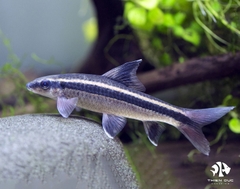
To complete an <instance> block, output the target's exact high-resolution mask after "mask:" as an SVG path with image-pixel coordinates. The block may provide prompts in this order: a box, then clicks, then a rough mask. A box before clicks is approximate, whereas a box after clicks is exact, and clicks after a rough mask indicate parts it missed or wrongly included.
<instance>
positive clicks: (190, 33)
mask: <svg viewBox="0 0 240 189" xmlns="http://www.w3.org/2000/svg"><path fill="white" fill-rule="evenodd" d="M182 38H183V39H184V40H185V41H188V42H190V43H192V44H193V45H195V46H197V45H199V43H200V39H201V37H200V35H199V34H198V33H197V32H196V31H195V30H193V29H191V28H187V29H185V33H184V35H183V36H182Z"/></svg>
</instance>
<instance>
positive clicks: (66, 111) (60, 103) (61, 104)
mask: <svg viewBox="0 0 240 189" xmlns="http://www.w3.org/2000/svg"><path fill="white" fill-rule="evenodd" d="M77 102H78V98H77V97H75V98H69V99H67V98H65V97H58V99H57V109H58V111H59V113H60V114H61V115H62V116H63V117H65V118H68V117H69V115H70V114H71V113H72V111H73V110H74V109H75V108H76V106H77Z"/></svg>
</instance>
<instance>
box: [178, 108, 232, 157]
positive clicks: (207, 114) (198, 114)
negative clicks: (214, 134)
mask: <svg viewBox="0 0 240 189" xmlns="http://www.w3.org/2000/svg"><path fill="white" fill-rule="evenodd" d="M233 108H234V107H219V108H208V109H197V110H191V109H185V113H186V116H187V117H188V118H190V119H191V120H192V121H193V122H194V123H196V124H194V125H186V124H182V125H180V126H178V129H179V131H181V133H182V134H184V135H185V137H187V139H188V140H189V141H190V142H191V143H192V144H193V146H195V148H197V149H198V150H199V151H200V152H202V153H203V154H205V155H209V152H210V147H209V142H208V141H207V139H206V138H205V136H204V135H203V133H202V130H201V128H202V127H203V126H204V125H207V124H210V123H212V122H214V121H216V120H218V119H220V118H221V117H222V116H224V115H225V114H227V113H228V112H229V111H231V110H232V109H233Z"/></svg>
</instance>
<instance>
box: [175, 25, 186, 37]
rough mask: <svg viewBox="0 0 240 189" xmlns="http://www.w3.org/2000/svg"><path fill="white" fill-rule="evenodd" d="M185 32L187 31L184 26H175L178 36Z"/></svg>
mask: <svg viewBox="0 0 240 189" xmlns="http://www.w3.org/2000/svg"><path fill="white" fill-rule="evenodd" d="M184 32H185V31H184V29H183V27H182V26H179V25H177V26H175V27H174V28H173V33H174V35H175V36H177V37H182V36H183V35H184Z"/></svg>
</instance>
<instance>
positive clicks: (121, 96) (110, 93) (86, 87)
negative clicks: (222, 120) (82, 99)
mask: <svg viewBox="0 0 240 189" xmlns="http://www.w3.org/2000/svg"><path fill="white" fill-rule="evenodd" d="M61 83H62V84H61V85H64V86H65V88H68V89H73V90H80V91H84V92H88V93H91V94H97V95H101V96H103V97H109V98H113V99H117V100H120V101H124V102H127V103H130V104H133V105H136V106H138V107H141V108H144V109H148V110H151V111H154V112H157V113H159V114H162V115H165V116H169V117H171V118H173V119H175V120H177V121H179V122H181V123H183V124H188V125H193V126H194V125H196V123H195V122H193V121H192V120H191V119H189V118H188V117H187V116H185V115H184V114H181V113H180V112H176V111H173V110H170V109H168V108H166V107H163V106H159V105H157V104H154V103H151V102H148V101H145V100H142V99H140V98H137V97H135V96H131V95H129V94H125V93H123V92H119V91H115V90H112V89H110V88H105V87H101V86H98V85H90V84H84V83H77V84H76V82H71V81H69V82H63V81H61ZM119 86H121V84H120V85H119ZM121 88H122V87H121ZM124 90H129V89H127V88H126V87H125V89H124ZM134 93H136V94H140V95H142V96H144V97H147V98H150V99H154V100H158V101H160V100H159V99H155V98H153V97H151V96H150V95H147V94H144V93H141V92H138V91H134ZM161 103H164V102H162V101H161Z"/></svg>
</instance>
